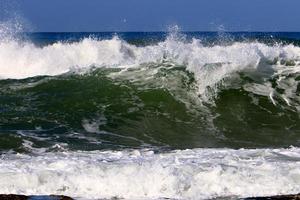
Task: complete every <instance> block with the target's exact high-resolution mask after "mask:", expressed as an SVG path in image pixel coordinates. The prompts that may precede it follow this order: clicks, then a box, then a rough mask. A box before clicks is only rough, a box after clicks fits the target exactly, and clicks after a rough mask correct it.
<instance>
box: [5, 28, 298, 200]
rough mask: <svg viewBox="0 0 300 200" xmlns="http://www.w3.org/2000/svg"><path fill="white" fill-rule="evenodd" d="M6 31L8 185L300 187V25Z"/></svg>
mask: <svg viewBox="0 0 300 200" xmlns="http://www.w3.org/2000/svg"><path fill="white" fill-rule="evenodd" d="M0 33H1V32H0ZM2 33H5V34H2V35H1V34H0V193H1V194H11V193H12V194H25V195H50V194H54V195H67V196H70V197H73V198H75V199H125V200H126V199H133V200H158V199H174V200H185V199H187V200H194V199H239V198H246V197H255V196H270V195H280V194H296V193H299V192H300V33H296V32H180V31H179V30H173V31H170V32H100V33H99V32H91V33H88V32H83V33H82V32H75V33H55V32H51V33H28V32H18V33H14V34H11V33H10V34H7V32H5V31H2Z"/></svg>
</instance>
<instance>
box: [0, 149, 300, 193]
mask: <svg viewBox="0 0 300 200" xmlns="http://www.w3.org/2000/svg"><path fill="white" fill-rule="evenodd" d="M299 190H300V149H299V148H289V149H240V150H232V149H193V150H177V151H171V152H166V153H154V152H153V151H150V150H130V151H129V150H128V151H127V150H124V151H94V152H61V153H59V152H56V153H44V154H41V155H34V156H30V155H24V154H12V155H9V154H6V155H2V157H1V161H0V193H17V194H30V195H34V194H36V195H41V194H43V195H45V194H64V195H69V196H72V197H77V198H84V199H97V198H113V197H119V198H125V199H159V198H171V199H208V198H214V197H228V196H230V197H250V196H264V195H277V194H291V193H298V192H299Z"/></svg>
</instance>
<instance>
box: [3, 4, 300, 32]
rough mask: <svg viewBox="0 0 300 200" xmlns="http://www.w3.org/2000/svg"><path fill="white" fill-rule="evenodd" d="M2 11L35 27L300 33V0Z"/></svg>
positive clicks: (58, 6) (57, 6)
mask: <svg viewBox="0 0 300 200" xmlns="http://www.w3.org/2000/svg"><path fill="white" fill-rule="evenodd" d="M0 9H1V10H0V19H1V20H4V19H7V18H9V17H11V16H18V17H19V18H22V19H23V20H24V21H26V22H27V23H26V24H27V26H30V30H32V31H165V30H167V28H168V26H172V25H175V24H176V25H178V26H179V27H180V28H181V29H182V30H183V31H216V30H218V29H225V30H227V31H300V0H0ZM28 24H30V25H28Z"/></svg>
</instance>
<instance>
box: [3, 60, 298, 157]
mask: <svg viewBox="0 0 300 200" xmlns="http://www.w3.org/2000/svg"><path fill="white" fill-rule="evenodd" d="M217 66H218V65H217ZM299 77H300V76H299V74H297V73H294V74H293V75H286V76H277V77H276V76H272V77H269V78H266V77H263V75H262V73H260V74H258V73H252V72H237V73H234V74H231V75H230V76H229V77H227V78H224V79H223V80H222V81H221V82H220V83H219V84H217V85H216V86H214V87H207V89H206V93H205V98H204V95H203V94H199V85H198V81H197V80H196V78H195V74H193V73H191V72H188V71H187V70H186V66H184V65H177V64H175V63H172V62H168V61H164V62H162V63H148V64H143V65H140V66H139V67H137V68H130V69H127V70H119V69H106V68H101V69H96V68H95V69H92V70H90V71H89V72H84V73H67V74H63V75H59V76H53V77H48V76H41V77H34V78H28V79H22V80H9V79H8V80H1V81H0V86H1V92H0V93H1V96H0V105H1V116H0V128H1V134H0V146H1V148H2V149H1V150H2V151H7V150H10V149H12V150H14V151H18V152H24V151H25V152H26V151H33V150H36V151H57V150H60V149H70V150H96V149H123V148H159V149H185V148H196V147H230V148H241V147H244V148H248V147H249V148H250V147H251V148H252V147H287V146H290V145H294V146H298V145H299V139H298V138H299V134H300V133H299V130H300V123H298V121H299V112H298V106H299V104H298V99H299V96H298V88H299V87H298V85H299V83H298V80H300V79H299ZM289 84H292V85H290V86H289ZM288 86H289V87H288ZM293 87H294V89H295V88H296V91H294V90H293ZM270 91H271V92H270ZM270 94H271V95H272V96H270Z"/></svg>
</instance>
